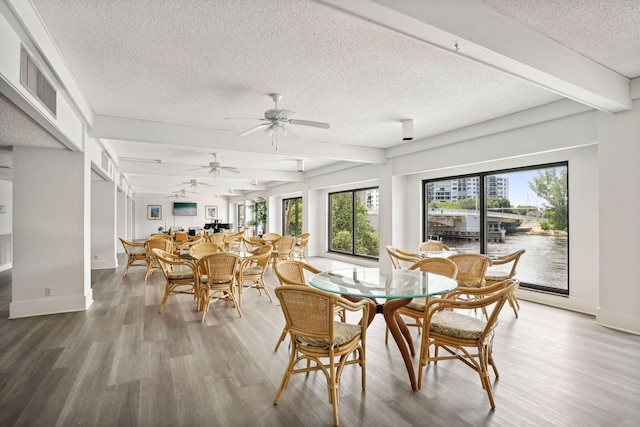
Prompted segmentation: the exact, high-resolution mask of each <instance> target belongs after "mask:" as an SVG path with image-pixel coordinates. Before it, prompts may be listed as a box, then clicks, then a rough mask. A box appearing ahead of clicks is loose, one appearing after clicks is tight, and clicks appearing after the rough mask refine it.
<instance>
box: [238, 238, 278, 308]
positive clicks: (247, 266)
mask: <svg viewBox="0 0 640 427" xmlns="http://www.w3.org/2000/svg"><path fill="white" fill-rule="evenodd" d="M271 250H272V248H271V245H264V246H261V247H259V248H258V249H257V250H256V252H255V253H254V255H252V256H250V257H247V258H244V259H243V260H242V261H241V262H240V268H238V304H239V305H240V307H242V293H243V292H244V290H245V289H257V290H258V293H259V294H262V292H263V291H264V293H265V294H266V295H267V297H268V298H269V302H273V299H272V298H271V294H270V293H269V289H268V288H267V285H266V284H265V282H264V272H265V271H266V269H267V266H268V265H269V259H270V258H271ZM245 282H251V285H249V286H245V285H244V283H245Z"/></svg>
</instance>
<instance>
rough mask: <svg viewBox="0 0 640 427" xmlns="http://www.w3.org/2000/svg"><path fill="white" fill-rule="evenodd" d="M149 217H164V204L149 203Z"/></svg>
mask: <svg viewBox="0 0 640 427" xmlns="http://www.w3.org/2000/svg"><path fill="white" fill-rule="evenodd" d="M147 219H162V206H161V205H147Z"/></svg>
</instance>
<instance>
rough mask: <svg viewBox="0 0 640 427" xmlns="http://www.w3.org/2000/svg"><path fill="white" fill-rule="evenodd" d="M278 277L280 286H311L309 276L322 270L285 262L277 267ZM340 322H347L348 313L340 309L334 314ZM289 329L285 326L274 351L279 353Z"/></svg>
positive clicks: (290, 261)
mask: <svg viewBox="0 0 640 427" xmlns="http://www.w3.org/2000/svg"><path fill="white" fill-rule="evenodd" d="M275 272H276V277H277V278H278V281H279V282H280V286H286V285H300V286H309V285H308V284H307V276H310V275H314V274H318V273H320V270H318V269H317V268H315V267H314V266H312V265H310V264H307V263H305V262H302V261H298V260H292V259H290V260H284V261H279V262H278V263H276V266H275ZM334 315H335V316H337V317H338V318H339V319H340V321H342V322H344V321H345V320H346V317H345V316H346V313H345V311H344V310H343V309H341V308H340V307H338V308H337V309H336V312H335V313H334ZM287 333H288V329H287V326H286V325H285V326H284V328H283V329H282V333H281V334H280V337H279V338H278V342H277V343H276V347H275V349H274V351H278V348H279V347H280V344H281V343H282V342H283V341H284V340H285V338H286V337H287Z"/></svg>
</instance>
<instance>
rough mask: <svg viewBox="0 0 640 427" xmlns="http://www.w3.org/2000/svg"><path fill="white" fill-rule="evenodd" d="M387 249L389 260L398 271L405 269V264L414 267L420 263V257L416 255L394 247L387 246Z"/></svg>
mask: <svg viewBox="0 0 640 427" xmlns="http://www.w3.org/2000/svg"><path fill="white" fill-rule="evenodd" d="M386 249H387V253H388V254H389V258H390V259H391V265H393V268H395V269H396V270H401V269H403V268H405V267H403V263H405V264H407V263H408V264H409V265H412V264H414V263H416V262H418V261H420V257H419V256H418V255H416V254H412V253H410V252H406V251H403V250H401V249H398V248H395V247H393V246H387V247H386Z"/></svg>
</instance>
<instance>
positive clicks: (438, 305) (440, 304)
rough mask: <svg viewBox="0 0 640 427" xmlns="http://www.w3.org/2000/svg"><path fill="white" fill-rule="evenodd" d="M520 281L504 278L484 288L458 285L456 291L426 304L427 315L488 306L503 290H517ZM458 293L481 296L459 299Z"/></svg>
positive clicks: (425, 311)
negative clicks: (461, 287)
mask: <svg viewBox="0 0 640 427" xmlns="http://www.w3.org/2000/svg"><path fill="white" fill-rule="evenodd" d="M519 285H520V282H519V281H518V280H515V279H509V280H504V281H502V282H499V283H496V284H494V285H491V286H485V287H483V288H466V287H465V289H463V290H461V291H459V289H460V287H458V288H457V289H456V290H455V291H452V292H449V293H448V294H446V298H444V297H443V298H433V299H431V300H430V301H429V302H428V303H427V305H426V306H425V310H424V313H425V316H431V315H432V313H434V312H436V311H442V310H456V309H458V310H475V309H477V308H482V307H487V306H489V305H491V304H493V303H494V302H495V301H496V299H498V298H499V297H500V294H501V291H502V290H504V289H506V288H512V290H511V291H510V292H513V291H515V290H516V289H517V288H518V286H519ZM458 295H477V296H482V297H481V298H474V299H470V300H469V299H457V298H456V296H458Z"/></svg>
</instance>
